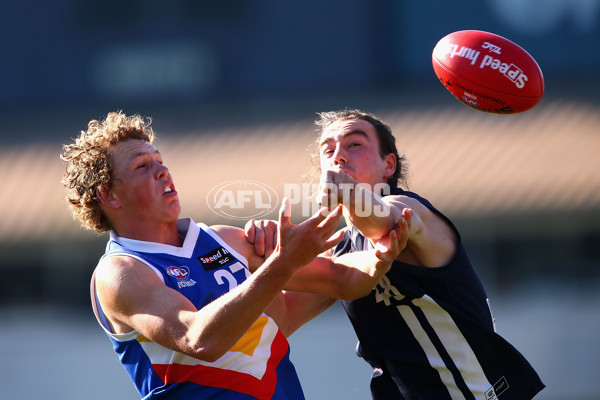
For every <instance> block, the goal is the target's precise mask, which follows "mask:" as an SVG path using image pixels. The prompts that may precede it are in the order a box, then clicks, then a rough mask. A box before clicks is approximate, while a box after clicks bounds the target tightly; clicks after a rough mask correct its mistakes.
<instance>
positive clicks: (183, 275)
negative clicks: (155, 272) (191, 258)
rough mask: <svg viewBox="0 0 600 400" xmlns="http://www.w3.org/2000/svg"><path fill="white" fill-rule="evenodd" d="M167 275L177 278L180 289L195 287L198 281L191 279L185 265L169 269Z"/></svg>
mask: <svg viewBox="0 0 600 400" xmlns="http://www.w3.org/2000/svg"><path fill="white" fill-rule="evenodd" d="M167 275H169V276H172V277H174V278H177V286H179V288H180V289H181V288H184V287H189V286H194V285H195V284H196V281H195V280H193V279H191V278H190V270H189V268H188V267H186V266H185V265H181V266H179V267H175V266H173V267H169V268H167Z"/></svg>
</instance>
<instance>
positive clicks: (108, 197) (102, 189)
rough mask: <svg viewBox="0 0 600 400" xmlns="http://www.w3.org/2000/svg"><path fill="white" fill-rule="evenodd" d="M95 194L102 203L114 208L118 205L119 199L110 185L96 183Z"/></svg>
mask: <svg viewBox="0 0 600 400" xmlns="http://www.w3.org/2000/svg"><path fill="white" fill-rule="evenodd" d="M96 196H98V199H99V200H100V203H102V204H104V205H107V206H109V207H115V208H116V207H118V206H119V199H118V198H117V196H116V195H115V194H114V192H113V191H112V190H111V189H110V186H109V185H107V184H105V183H103V184H101V185H98V187H97V188H96Z"/></svg>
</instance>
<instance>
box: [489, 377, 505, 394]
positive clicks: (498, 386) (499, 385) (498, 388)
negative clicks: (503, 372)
mask: <svg viewBox="0 0 600 400" xmlns="http://www.w3.org/2000/svg"><path fill="white" fill-rule="evenodd" d="M506 389H508V382H507V381H506V378H505V377H502V378H500V379H499V380H498V382H496V383H495V384H494V386H492V387H491V388H489V389H488V390H486V391H485V399H486V400H497V399H498V396H500V395H501V394H502V393H504V391H505V390H506Z"/></svg>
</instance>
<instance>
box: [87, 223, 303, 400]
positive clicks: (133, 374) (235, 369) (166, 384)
mask: <svg viewBox="0 0 600 400" xmlns="http://www.w3.org/2000/svg"><path fill="white" fill-rule="evenodd" d="M177 226H178V230H179V232H180V233H181V234H182V235H184V236H185V240H184V243H183V246H181V247H175V246H169V245H166V244H161V243H153V242H143V241H138V240H132V239H126V238H122V237H118V236H116V235H115V234H114V232H111V237H110V240H109V242H108V244H107V247H106V253H105V255H104V257H111V256H114V255H126V256H129V257H133V258H135V259H137V260H139V261H141V262H142V263H144V264H146V265H147V266H148V268H151V269H152V270H153V271H154V272H155V273H156V275H158V277H159V278H160V279H161V280H162V281H163V282H164V283H165V285H166V286H168V287H170V288H171V289H173V290H176V291H178V292H179V293H181V294H182V295H183V296H185V297H186V298H188V299H189V300H190V301H191V302H192V303H193V304H194V306H196V308H198V309H201V308H202V307H204V306H206V305H207V304H209V303H210V302H212V301H213V300H215V299H217V298H218V297H220V296H222V295H223V294H225V293H227V292H229V291H230V290H232V289H233V288H235V287H236V286H237V285H239V284H241V283H242V282H243V281H244V280H246V279H247V278H248V277H249V276H250V272H249V271H248V268H247V261H246V259H245V258H244V257H243V256H242V255H240V254H238V253H237V252H236V251H235V250H234V249H233V248H231V247H230V246H229V245H227V243H225V242H224V241H223V240H222V239H221V238H220V237H219V236H218V235H217V234H216V233H215V232H214V231H213V230H212V229H210V228H208V227H207V226H206V225H204V224H198V225H196V224H195V223H194V222H193V221H192V220H191V219H181V220H179V222H178V224H177ZM129 279H135V277H130V278H129ZM92 303H93V306H94V311H95V313H96V316H97V318H98V321H99V323H100V324H101V325H102V327H103V328H104V330H105V331H106V333H107V335H108V336H109V337H110V340H111V341H112V343H113V347H114V350H115V352H116V353H117V354H118V356H119V359H120V360H121V363H122V364H123V366H124V367H125V370H126V371H127V372H128V374H129V376H130V378H131V380H132V381H133V383H134V385H135V387H136V389H137V390H138V391H139V393H140V395H141V396H143V398H144V399H155V400H159V399H214V400H217V399H219V400H242V399H243V400H250V399H254V400H256V399H259V400H275V399H278V400H303V399H304V394H303V392H302V388H301V386H300V382H299V380H298V376H297V374H296V370H295V368H294V366H293V364H292V363H291V361H290V359H289V353H290V350H289V344H288V341H287V339H286V338H285V336H284V335H283V333H282V332H281V331H280V330H279V327H278V326H277V324H276V323H275V321H274V320H273V319H272V318H271V317H269V316H267V315H266V314H263V315H262V316H261V317H260V318H258V319H257V320H256V321H255V323H254V324H253V325H252V327H251V328H250V329H248V331H247V332H246V333H245V334H244V335H243V336H242V338H240V340H239V341H238V342H237V343H236V344H235V345H234V346H233V347H232V348H231V349H229V351H228V352H227V353H226V354H225V355H223V356H222V357H221V358H219V359H218V360H216V361H214V362H207V361H202V360H199V359H196V358H194V357H191V356H188V355H186V354H182V353H179V352H177V351H175V350H172V349H169V348H166V347H164V346H162V345H160V344H158V343H155V342H153V341H151V340H149V339H148V338H146V337H144V336H143V335H142V334H141V333H140V332H138V331H135V330H134V331H131V332H128V333H123V334H116V333H114V332H113V331H112V330H111V327H110V324H109V323H108V321H107V320H106V318H105V316H104V314H103V312H102V307H101V305H100V303H99V301H98V299H97V297H96V293H95V283H94V282H93V281H92Z"/></svg>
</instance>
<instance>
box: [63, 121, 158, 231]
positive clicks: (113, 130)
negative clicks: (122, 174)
mask: <svg viewBox="0 0 600 400" xmlns="http://www.w3.org/2000/svg"><path fill="white" fill-rule="evenodd" d="M151 123H152V120H151V119H150V118H146V117H142V116H140V115H138V114H135V115H132V116H127V115H125V114H123V112H122V111H117V112H111V113H109V114H108V115H107V116H106V119H104V120H103V121H98V120H92V121H90V122H89V123H88V127H87V131H81V134H80V135H79V137H78V138H77V139H75V142H74V143H71V144H69V145H64V146H63V152H62V154H61V155H60V159H61V160H62V161H64V162H65V163H66V166H65V167H66V170H65V174H64V176H63V179H62V184H63V185H64V186H65V188H66V200H67V204H68V206H69V208H70V209H71V213H72V215H73V217H74V218H75V219H77V220H79V221H80V222H81V224H82V226H84V227H85V228H88V229H93V230H95V231H96V232H98V233H102V232H106V231H108V230H110V229H112V226H111V224H110V222H109V221H108V218H107V217H106V216H105V215H104V213H103V212H102V209H101V208H100V200H99V198H98V195H97V192H96V191H97V189H98V187H99V186H100V185H108V187H111V185H112V182H113V179H112V178H113V176H112V175H113V170H112V165H111V164H112V162H111V149H112V147H113V146H114V145H115V144H116V143H118V142H121V141H123V140H126V139H141V140H145V141H147V142H149V143H153V142H154V132H153V130H152V128H151V127H150V124H151Z"/></svg>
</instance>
